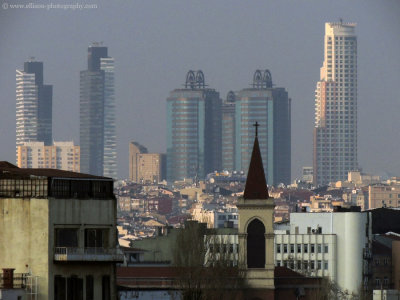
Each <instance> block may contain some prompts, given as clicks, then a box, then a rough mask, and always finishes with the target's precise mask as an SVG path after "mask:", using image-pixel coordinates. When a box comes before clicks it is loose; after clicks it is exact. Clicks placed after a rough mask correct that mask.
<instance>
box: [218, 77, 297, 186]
mask: <svg viewBox="0 0 400 300" xmlns="http://www.w3.org/2000/svg"><path fill="white" fill-rule="evenodd" d="M256 122H257V123H258V124H259V128H258V141H259V145H260V151H261V156H262V158H263V159H262V160H263V165H264V170H265V176H266V179H267V182H268V183H269V184H279V183H285V184H288V183H290V179H291V178H290V176H291V99H290V98H289V97H288V93H287V92H286V90H285V89H284V88H273V87H272V77H271V73H270V72H269V71H268V70H265V71H260V70H257V71H256V72H255V73H254V76H253V84H252V87H251V88H246V89H243V90H241V91H239V92H237V94H236V98H235V136H236V138H235V143H236V146H235V169H236V170H237V171H244V172H246V170H247V169H248V167H249V163H250V157H251V151H252V147H253V141H254V132H255V131H254V127H253V125H254V124H255V123H256ZM223 135H224V133H223Z"/></svg>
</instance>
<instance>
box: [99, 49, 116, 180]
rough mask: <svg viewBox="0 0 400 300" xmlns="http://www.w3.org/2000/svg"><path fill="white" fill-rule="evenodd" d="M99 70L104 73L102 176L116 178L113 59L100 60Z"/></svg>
mask: <svg viewBox="0 0 400 300" xmlns="http://www.w3.org/2000/svg"><path fill="white" fill-rule="evenodd" d="M100 69H101V70H103V71H104V161H103V164H104V167H103V176H106V177H111V178H117V133H116V125H115V91H114V86H115V83H114V58H112V57H106V58H101V59H100Z"/></svg>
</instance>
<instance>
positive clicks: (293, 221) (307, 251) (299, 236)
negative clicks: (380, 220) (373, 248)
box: [275, 211, 371, 293]
mask: <svg viewBox="0 0 400 300" xmlns="http://www.w3.org/2000/svg"><path fill="white" fill-rule="evenodd" d="M368 218H369V217H368V215H367V214H365V213H361V212H356V211H343V212H333V213H324V212H322V213H291V214H290V225H289V226H288V228H286V227H285V228H281V229H280V230H279V229H277V230H275V264H276V266H284V267H288V268H290V269H293V270H295V271H297V272H299V273H303V274H306V275H308V276H320V277H328V278H330V279H331V280H332V281H333V282H335V283H337V284H338V286H339V288H340V289H341V290H343V291H344V290H347V291H349V292H350V293H358V292H359V288H360V287H361V286H362V284H364V278H363V271H364V269H363V268H364V257H365V256H364V253H365V251H366V250H368V242H369V237H370V236H371V228H370V227H369V226H370V223H369V221H368Z"/></svg>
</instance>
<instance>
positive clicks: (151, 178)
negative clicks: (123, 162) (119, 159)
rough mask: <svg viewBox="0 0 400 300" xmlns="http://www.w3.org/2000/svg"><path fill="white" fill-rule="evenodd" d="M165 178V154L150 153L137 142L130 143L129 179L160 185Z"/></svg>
mask: <svg viewBox="0 0 400 300" xmlns="http://www.w3.org/2000/svg"><path fill="white" fill-rule="evenodd" d="M164 178H165V154H160V153H148V151H147V148H146V147H144V146H142V145H140V144H139V143H137V142H130V143H129V179H130V180H131V181H133V182H137V183H158V182H160V181H162V180H163V179H164Z"/></svg>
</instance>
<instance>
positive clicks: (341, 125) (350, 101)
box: [314, 21, 357, 185]
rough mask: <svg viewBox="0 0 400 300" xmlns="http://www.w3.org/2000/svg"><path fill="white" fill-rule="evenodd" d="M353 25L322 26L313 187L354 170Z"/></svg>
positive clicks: (335, 24)
mask: <svg viewBox="0 0 400 300" xmlns="http://www.w3.org/2000/svg"><path fill="white" fill-rule="evenodd" d="M355 26H356V25H355V24H354V23H343V22H342V21H340V22H339V23H325V37H324V62H323V65H322V68H321V72H320V73H321V74H320V81H318V82H317V87H316V90H315V125H314V184H316V185H322V184H328V183H329V182H335V181H339V180H345V179H346V178H347V173H348V172H349V171H352V170H355V169H357V37H356V35H355V31H354V28H355Z"/></svg>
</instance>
